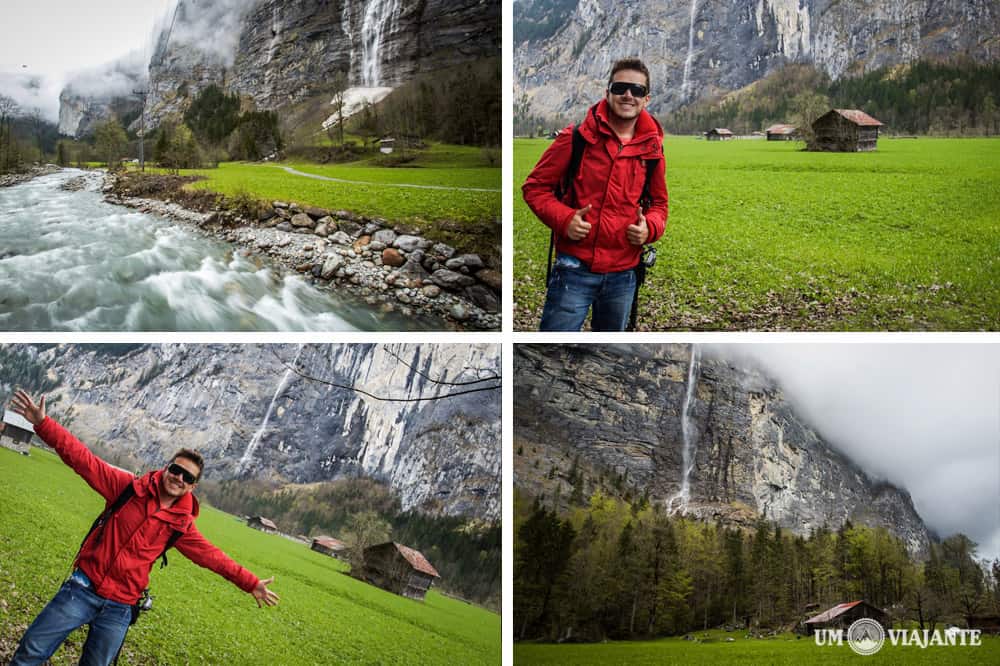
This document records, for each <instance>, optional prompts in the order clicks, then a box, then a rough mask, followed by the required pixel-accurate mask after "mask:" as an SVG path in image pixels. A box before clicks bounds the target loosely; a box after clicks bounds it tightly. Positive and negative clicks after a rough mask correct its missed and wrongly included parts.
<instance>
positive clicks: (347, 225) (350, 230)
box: [337, 220, 361, 238]
mask: <svg viewBox="0 0 1000 666" xmlns="http://www.w3.org/2000/svg"><path fill="white" fill-rule="evenodd" d="M337 228H338V229H340V230H341V231H343V232H344V233H345V234H347V235H349V236H350V237H351V238H357V237H358V236H359V235H360V234H361V225H360V224H358V223H357V222H352V221H351V220H346V221H341V222H340V223H338V224H337Z"/></svg>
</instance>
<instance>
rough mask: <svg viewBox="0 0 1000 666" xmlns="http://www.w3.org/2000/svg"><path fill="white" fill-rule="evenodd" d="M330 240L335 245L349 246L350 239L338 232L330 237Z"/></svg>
mask: <svg viewBox="0 0 1000 666" xmlns="http://www.w3.org/2000/svg"><path fill="white" fill-rule="evenodd" d="M330 240H331V241H332V242H334V243H336V244H337V245H350V244H351V237H350V236H348V235H347V234H345V233H344V232H343V231H338V232H337V233H335V234H334V235H332V236H330Z"/></svg>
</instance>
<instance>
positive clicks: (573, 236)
mask: <svg viewBox="0 0 1000 666" xmlns="http://www.w3.org/2000/svg"><path fill="white" fill-rule="evenodd" d="M590 209H591V205H590V204H587V205H586V206H584V207H583V208H581V209H580V210H578V211H576V213H575V214H574V215H573V219H572V220H570V221H569V224H567V225H566V237H567V238H569V239H570V240H572V241H578V240H583V239H584V238H586V237H587V234H589V233H590V226H591V225H590V222H587V221H586V220H585V219H583V216H584V215H586V214H587V213H589V212H590Z"/></svg>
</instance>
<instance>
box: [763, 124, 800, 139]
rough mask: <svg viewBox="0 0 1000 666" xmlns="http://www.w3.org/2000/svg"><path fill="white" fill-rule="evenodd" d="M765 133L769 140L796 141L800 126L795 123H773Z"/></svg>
mask: <svg viewBox="0 0 1000 666" xmlns="http://www.w3.org/2000/svg"><path fill="white" fill-rule="evenodd" d="M764 134H765V135H767V140H768V141H794V140H796V139H798V138H799V128H798V127H796V126H795V125H784V124H781V123H779V124H777V125H771V126H770V127H768V128H767V129H766V130H764Z"/></svg>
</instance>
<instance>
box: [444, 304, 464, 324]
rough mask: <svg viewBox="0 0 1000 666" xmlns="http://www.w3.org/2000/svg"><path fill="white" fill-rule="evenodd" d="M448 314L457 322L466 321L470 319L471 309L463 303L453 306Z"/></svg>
mask: <svg viewBox="0 0 1000 666" xmlns="http://www.w3.org/2000/svg"><path fill="white" fill-rule="evenodd" d="M448 314H450V315H451V318H452V319H454V320H455V321H465V320H466V319H468V318H469V308H467V307H465V305H464V304H462V303H455V304H454V305H453V306H451V310H449V312H448Z"/></svg>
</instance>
